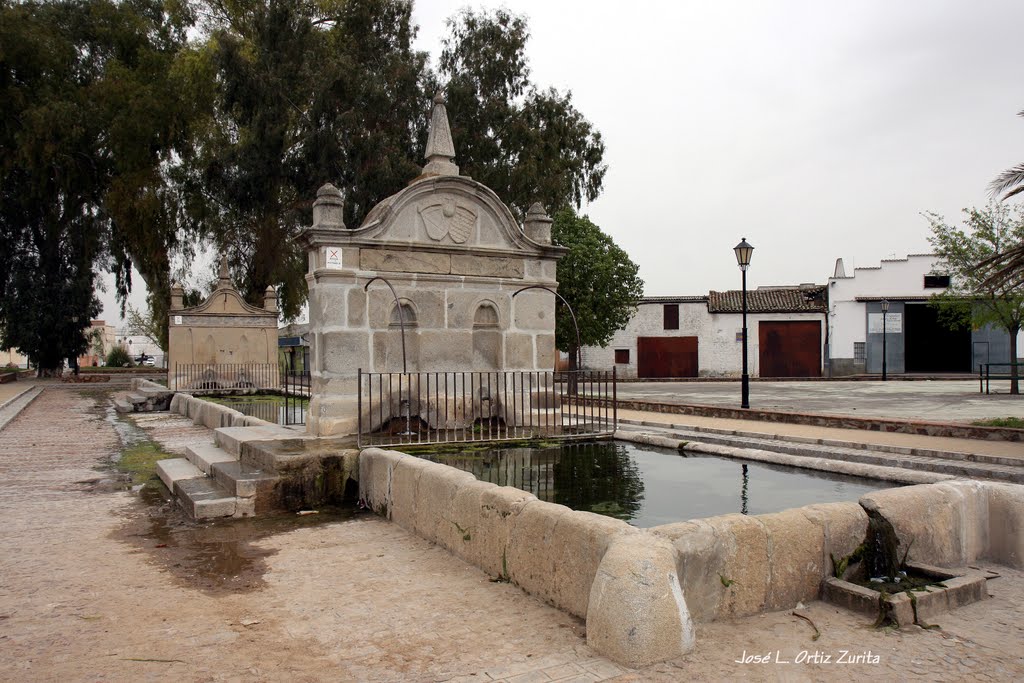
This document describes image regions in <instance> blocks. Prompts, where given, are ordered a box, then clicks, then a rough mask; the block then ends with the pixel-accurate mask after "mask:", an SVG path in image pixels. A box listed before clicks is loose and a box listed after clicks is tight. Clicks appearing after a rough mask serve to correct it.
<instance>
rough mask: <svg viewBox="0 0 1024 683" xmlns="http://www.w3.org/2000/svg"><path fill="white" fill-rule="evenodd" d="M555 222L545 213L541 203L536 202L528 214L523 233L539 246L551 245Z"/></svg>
mask: <svg viewBox="0 0 1024 683" xmlns="http://www.w3.org/2000/svg"><path fill="white" fill-rule="evenodd" d="M554 222H555V221H554V220H553V219H552V218H551V216H549V215H548V214H547V212H545V211H544V207H543V206H541V203H540V202H534V203H533V205H532V206H531V207H530V210H529V211H527V212H526V220H525V221H523V232H524V233H526V236H527V237H529V238H530V239H531V240H533V241H534V242H537V243H538V244H551V224H552V223H554Z"/></svg>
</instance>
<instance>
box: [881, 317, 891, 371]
mask: <svg viewBox="0 0 1024 683" xmlns="http://www.w3.org/2000/svg"><path fill="white" fill-rule="evenodd" d="M881 306H882V381H883V382H884V381H886V379H887V378H886V373H885V337H886V335H887V334H888V332H889V325H887V324H886V323H887V322H888V321H887V319H886V316H887V315H888V313H889V300H888V299H882V303H881Z"/></svg>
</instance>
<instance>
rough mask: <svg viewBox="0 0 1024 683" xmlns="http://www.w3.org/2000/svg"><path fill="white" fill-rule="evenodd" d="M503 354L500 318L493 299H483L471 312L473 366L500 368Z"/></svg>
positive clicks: (488, 368)
mask: <svg viewBox="0 0 1024 683" xmlns="http://www.w3.org/2000/svg"><path fill="white" fill-rule="evenodd" d="M503 355H504V341H503V339H502V334H501V319H500V318H499V316H498V307H497V305H496V304H495V303H494V302H493V301H489V300H484V301H481V302H480V303H479V304H477V307H476V310H475V311H474V312H473V367H474V368H476V369H480V370H500V369H501V367H502V357H503Z"/></svg>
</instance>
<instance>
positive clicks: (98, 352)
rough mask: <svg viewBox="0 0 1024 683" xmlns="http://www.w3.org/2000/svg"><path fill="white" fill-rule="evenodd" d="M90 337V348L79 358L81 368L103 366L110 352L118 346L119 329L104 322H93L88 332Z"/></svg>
mask: <svg viewBox="0 0 1024 683" xmlns="http://www.w3.org/2000/svg"><path fill="white" fill-rule="evenodd" d="M85 333H86V335H88V337H89V348H87V349H86V351H85V353H83V354H82V355H81V356H79V357H78V365H79V367H88V366H91V365H103V364H104V362H105V361H106V359H107V354H108V353H110V350H111V349H112V348H114V347H115V346H117V343H118V336H117V329H116V328H115V327H114V326H113V325H108V324H107V323H106V321H104V320H92V321H90V322H89V329H88V330H86V332H85Z"/></svg>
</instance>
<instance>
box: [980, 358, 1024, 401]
mask: <svg viewBox="0 0 1024 683" xmlns="http://www.w3.org/2000/svg"><path fill="white" fill-rule="evenodd" d="M993 368H995V369H993ZM1002 368H1005V369H1002ZM1015 378H1016V379H1018V380H1021V379H1024V363H981V364H979V365H978V391H979V392H985V393H986V394H987V393H989V390H990V387H989V385H990V383H991V382H992V380H994V379H995V380H1000V379H1006V380H1013V379H1015Z"/></svg>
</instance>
